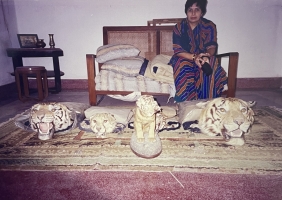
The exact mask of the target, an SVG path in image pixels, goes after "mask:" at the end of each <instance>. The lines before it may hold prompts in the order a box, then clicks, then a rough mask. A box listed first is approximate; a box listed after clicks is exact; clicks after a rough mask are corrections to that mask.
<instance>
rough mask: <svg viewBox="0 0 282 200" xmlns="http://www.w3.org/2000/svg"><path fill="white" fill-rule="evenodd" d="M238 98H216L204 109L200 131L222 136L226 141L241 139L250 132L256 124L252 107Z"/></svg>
mask: <svg viewBox="0 0 282 200" xmlns="http://www.w3.org/2000/svg"><path fill="white" fill-rule="evenodd" d="M253 105H255V102H252V101H250V102H246V101H243V100H241V99H237V98H223V97H220V98H216V99H213V100H211V101H209V102H208V103H207V104H206V105H205V107H204V108H203V110H202V112H201V115H200V118H199V120H198V121H199V124H198V125H199V129H200V130H201V132H202V133H204V134H207V135H209V136H218V135H221V136H223V137H224V138H225V139H227V140H228V139H230V138H240V137H242V136H243V135H244V134H248V133H249V132H250V128H251V126H252V124H253V123H254V112H253V110H252V108H251V107H252V106H253Z"/></svg>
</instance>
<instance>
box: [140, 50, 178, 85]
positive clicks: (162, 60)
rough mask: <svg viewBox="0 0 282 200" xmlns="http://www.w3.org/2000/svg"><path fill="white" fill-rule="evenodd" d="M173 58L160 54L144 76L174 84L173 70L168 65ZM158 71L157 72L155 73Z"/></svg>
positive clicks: (149, 65) (150, 63)
mask: <svg viewBox="0 0 282 200" xmlns="http://www.w3.org/2000/svg"><path fill="white" fill-rule="evenodd" d="M170 58H171V56H167V55H164V54H160V55H157V56H155V57H154V59H153V60H152V61H151V62H149V64H148V67H147V69H146V71H145V74H144V76H145V77H148V78H151V79H153V80H157V81H160V82H163V83H169V84H174V78H173V69H172V66H171V65H168V62H169V61H170ZM155 70H156V71H155Z"/></svg>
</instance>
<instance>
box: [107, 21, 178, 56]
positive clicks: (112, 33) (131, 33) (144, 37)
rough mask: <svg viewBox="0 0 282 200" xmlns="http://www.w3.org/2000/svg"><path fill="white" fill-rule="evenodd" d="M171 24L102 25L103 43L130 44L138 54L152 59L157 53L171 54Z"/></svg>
mask: <svg viewBox="0 0 282 200" xmlns="http://www.w3.org/2000/svg"><path fill="white" fill-rule="evenodd" d="M172 30H173V26H150V27H148V26H127V27H126V26H123V27H113V26H111V27H103V44H104V45H106V44H131V45H134V46H135V47H137V48H138V49H139V50H140V56H143V57H145V58H147V59H148V60H152V59H153V58H154V57H155V56H156V55H157V54H166V55H173V49H172Z"/></svg>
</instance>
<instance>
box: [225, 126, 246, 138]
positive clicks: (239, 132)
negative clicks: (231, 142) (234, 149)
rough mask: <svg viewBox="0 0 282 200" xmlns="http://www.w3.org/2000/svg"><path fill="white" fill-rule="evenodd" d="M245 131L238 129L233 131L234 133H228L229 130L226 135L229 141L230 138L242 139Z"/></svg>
mask: <svg viewBox="0 0 282 200" xmlns="http://www.w3.org/2000/svg"><path fill="white" fill-rule="evenodd" d="M243 133H244V131H242V130H241V129H240V128H238V129H235V130H232V131H228V130H225V134H224V135H226V136H227V139H229V138H230V137H233V138H240V137H242V135H243Z"/></svg>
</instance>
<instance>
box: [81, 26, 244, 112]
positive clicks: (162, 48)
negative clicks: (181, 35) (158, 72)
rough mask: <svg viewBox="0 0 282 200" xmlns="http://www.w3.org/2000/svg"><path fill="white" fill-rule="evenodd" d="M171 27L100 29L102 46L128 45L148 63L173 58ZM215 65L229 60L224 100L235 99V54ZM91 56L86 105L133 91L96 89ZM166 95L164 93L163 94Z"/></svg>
mask: <svg viewBox="0 0 282 200" xmlns="http://www.w3.org/2000/svg"><path fill="white" fill-rule="evenodd" d="M172 29H173V26H116V27H113V26H111V27H103V45H106V44H131V45H134V46H135V47H137V48H138V49H139V50H140V56H143V57H145V58H147V59H148V60H152V59H153V58H154V57H155V56H156V55H158V54H165V55H173V49H172ZM217 57H218V59H219V62H221V58H223V57H229V64H228V72H227V73H228V91H226V92H225V93H224V95H226V96H227V97H235V91H236V79H237V68H238V58H239V54H238V52H229V53H224V54H219V55H217ZM95 58H96V55H95V54H86V61H87V73H88V91H89V103H90V105H92V106H95V105H98V103H97V102H98V101H97V96H98V95H127V94H130V93H132V92H133V91H107V90H96V84H95V77H96V75H97V74H98V72H99V71H100V70H101V66H102V64H101V63H99V66H97V67H96V66H95ZM142 94H148V95H153V96H157V95H164V94H163V93H155V92H154V93H148V92H142ZM167 95H168V94H167Z"/></svg>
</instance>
